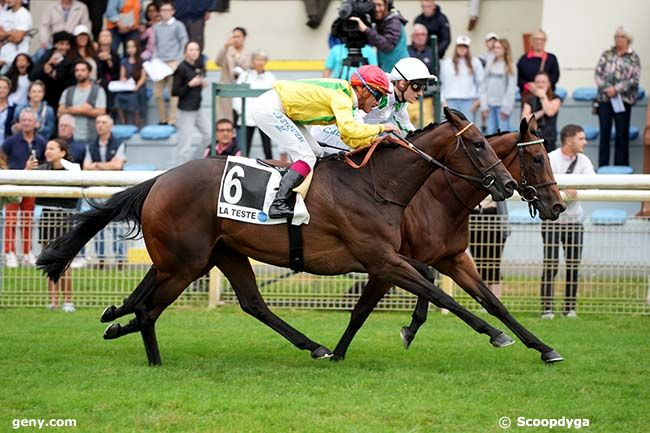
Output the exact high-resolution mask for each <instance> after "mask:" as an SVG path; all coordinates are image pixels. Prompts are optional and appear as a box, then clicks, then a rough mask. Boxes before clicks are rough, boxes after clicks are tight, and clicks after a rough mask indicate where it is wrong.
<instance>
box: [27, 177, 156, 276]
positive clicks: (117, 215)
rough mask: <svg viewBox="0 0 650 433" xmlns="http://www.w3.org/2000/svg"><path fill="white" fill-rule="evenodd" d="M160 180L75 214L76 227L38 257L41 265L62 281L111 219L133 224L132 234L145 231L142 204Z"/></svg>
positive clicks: (129, 190)
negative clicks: (71, 263)
mask: <svg viewBox="0 0 650 433" xmlns="http://www.w3.org/2000/svg"><path fill="white" fill-rule="evenodd" d="M156 180H157V178H153V179H149V180H147V181H145V182H142V183H140V184H138V185H135V186H133V187H131V188H129V189H126V190H124V191H121V192H118V193H117V194H115V195H113V196H112V197H111V198H110V199H108V201H107V202H106V203H103V204H101V205H93V209H91V210H89V211H86V212H83V213H80V214H77V215H75V216H74V217H73V218H72V220H73V228H72V230H70V231H69V232H67V233H65V234H63V235H61V236H59V237H58V238H57V239H55V240H54V241H52V242H50V243H49V245H48V246H47V247H46V248H44V249H43V252H42V253H41V254H40V256H39V257H38V260H37V261H36V266H37V268H38V269H40V270H42V271H43V272H44V273H46V274H47V276H48V277H50V278H51V279H52V280H53V281H55V282H56V281H58V280H59V278H60V277H61V275H62V274H63V272H64V271H65V269H66V268H67V267H68V265H69V263H70V261H72V259H73V258H74V257H75V256H76V255H77V253H78V252H79V251H80V250H81V248H82V247H83V246H84V245H86V243H88V241H89V240H90V239H91V238H92V237H93V236H95V234H97V233H98V232H99V231H100V230H101V229H103V228H104V227H106V226H107V225H108V223H110V222H111V221H115V222H121V221H126V222H128V223H129V225H131V224H132V226H131V230H130V232H129V234H128V236H130V237H135V236H137V235H138V234H139V233H140V231H141V217H142V205H143V204H144V200H145V199H146V198H147V195H149V191H151V188H152V187H153V184H154V183H155V182H156Z"/></svg>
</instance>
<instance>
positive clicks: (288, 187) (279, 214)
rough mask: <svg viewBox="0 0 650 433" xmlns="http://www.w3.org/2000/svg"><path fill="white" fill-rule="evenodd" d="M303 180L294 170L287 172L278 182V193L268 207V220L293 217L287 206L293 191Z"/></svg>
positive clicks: (291, 210) (289, 207)
mask: <svg viewBox="0 0 650 433" xmlns="http://www.w3.org/2000/svg"><path fill="white" fill-rule="evenodd" d="M304 179H305V178H304V177H303V176H302V175H301V174H300V173H298V172H297V171H294V170H291V169H289V170H287V172H286V173H285V174H284V176H282V180H280V186H279V187H278V192H277V194H276V195H275V199H274V200H273V203H271V207H269V218H288V217H290V216H293V209H291V206H289V198H291V194H293V189H294V188H295V187H297V186H298V185H300V184H301V183H302V181H303V180H304Z"/></svg>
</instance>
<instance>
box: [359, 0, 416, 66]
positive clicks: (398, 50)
mask: <svg viewBox="0 0 650 433" xmlns="http://www.w3.org/2000/svg"><path fill="white" fill-rule="evenodd" d="M373 2H374V3H375V13H374V21H375V23H376V27H375V28H372V27H370V26H368V25H366V23H364V22H363V20H362V19H361V18H359V17H350V18H349V19H350V20H353V21H356V22H357V25H358V26H359V30H360V31H361V32H363V33H364V34H365V36H366V39H367V41H368V44H369V45H371V46H373V47H375V48H377V61H378V64H379V67H380V68H381V69H382V70H384V71H385V72H390V71H391V70H392V69H393V66H395V64H396V63H397V62H398V61H400V60H401V59H403V58H405V57H408V56H409V53H408V50H407V49H406V29H405V28H404V25H405V24H406V23H407V22H408V20H406V19H405V18H404V17H403V16H402V15H400V13H399V12H397V11H393V0H373Z"/></svg>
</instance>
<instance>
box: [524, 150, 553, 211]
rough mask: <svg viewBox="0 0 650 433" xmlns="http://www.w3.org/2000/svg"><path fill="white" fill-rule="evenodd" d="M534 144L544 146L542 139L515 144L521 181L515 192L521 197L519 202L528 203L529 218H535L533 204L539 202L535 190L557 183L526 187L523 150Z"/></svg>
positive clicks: (535, 209)
mask: <svg viewBox="0 0 650 433" xmlns="http://www.w3.org/2000/svg"><path fill="white" fill-rule="evenodd" d="M536 144H542V145H543V144H544V139H543V138H538V139H537V140H531V141H522V142H518V143H517V144H516V146H517V153H518V155H519V163H520V164H521V171H520V172H521V175H520V176H521V181H520V182H519V186H518V187H517V191H518V192H519V195H520V196H521V200H522V201H525V202H526V203H528V212H529V213H530V216H531V218H535V216H536V215H537V212H538V211H537V208H536V207H535V202H536V201H538V200H539V196H538V195H537V190H538V189H540V188H544V187H547V186H552V185H557V182H555V181H552V182H544V183H538V184H537V185H528V180H527V179H526V164H525V162H524V148H525V147H528V146H533V145H536Z"/></svg>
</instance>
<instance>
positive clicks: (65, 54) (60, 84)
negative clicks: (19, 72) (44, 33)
mask: <svg viewBox="0 0 650 433" xmlns="http://www.w3.org/2000/svg"><path fill="white" fill-rule="evenodd" d="M72 38H73V36H72V34H71V33H68V32H66V31H60V32H56V33H54V35H53V36H52V40H53V44H54V46H53V47H52V48H51V49H49V50H47V51H46V52H45V54H43V55H42V56H41V58H40V59H39V61H38V62H37V63H36V64H35V65H34V69H32V72H30V73H29V79H30V80H32V81H36V80H41V81H42V82H43V83H45V101H47V105H49V106H50V107H52V108H53V109H54V110H57V107H58V106H59V100H60V99H61V94H62V93H63V90H65V89H66V88H67V87H68V86H71V85H72V84H74V81H75V78H74V60H73V54H72V50H71V44H72Z"/></svg>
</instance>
